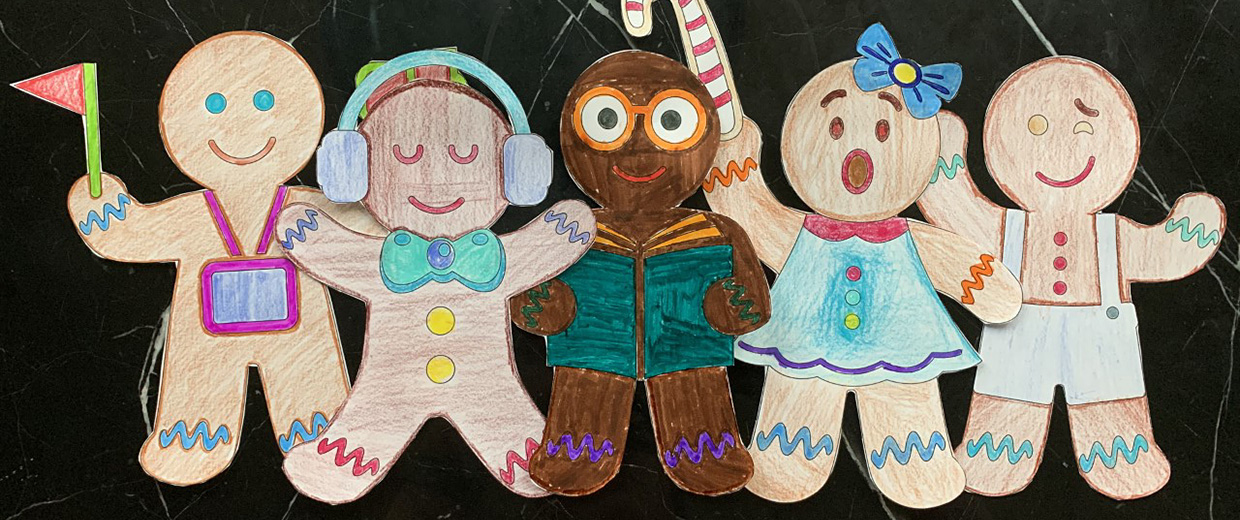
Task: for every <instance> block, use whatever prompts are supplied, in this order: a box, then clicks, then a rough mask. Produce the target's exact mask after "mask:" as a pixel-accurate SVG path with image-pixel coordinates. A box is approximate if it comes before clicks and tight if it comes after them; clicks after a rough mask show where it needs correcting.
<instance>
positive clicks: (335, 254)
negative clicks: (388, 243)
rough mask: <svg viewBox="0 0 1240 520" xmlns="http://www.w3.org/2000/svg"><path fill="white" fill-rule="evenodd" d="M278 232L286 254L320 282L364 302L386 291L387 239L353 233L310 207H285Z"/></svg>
mask: <svg viewBox="0 0 1240 520" xmlns="http://www.w3.org/2000/svg"><path fill="white" fill-rule="evenodd" d="M275 233H276V236H275V240H276V241H277V242H278V243H279V244H280V246H281V247H283V248H284V255H285V256H287V257H288V258H289V260H292V262H293V263H294V264H296V265H297V267H298V268H300V269H302V270H303V271H305V272H306V273H308V274H309V275H310V276H313V277H314V278H315V279H317V280H319V281H320V282H323V283H324V284H327V285H329V286H331V287H333V288H335V289H337V290H340V291H341V292H344V293H346V294H349V295H350V296H353V297H355V298H358V299H360V300H363V301H367V300H368V298H367V297H366V296H365V295H367V294H375V293H379V292H380V291H383V290H384V286H383V284H382V280H381V279H380V277H379V275H378V270H379V265H380V264H379V254H380V252H382V250H383V240H384V239H383V237H373V236H369V235H363V234H360V233H357V232H355V231H350V230H349V229H348V228H346V227H344V226H342V225H340V223H339V222H336V221H335V220H332V218H331V217H328V216H327V215H325V214H324V213H323V211H322V210H321V209H319V208H318V207H316V206H311V205H309V204H291V205H289V206H288V207H286V208H284V210H283V211H281V212H280V216H279V218H278V220H277V221H276V228H275Z"/></svg>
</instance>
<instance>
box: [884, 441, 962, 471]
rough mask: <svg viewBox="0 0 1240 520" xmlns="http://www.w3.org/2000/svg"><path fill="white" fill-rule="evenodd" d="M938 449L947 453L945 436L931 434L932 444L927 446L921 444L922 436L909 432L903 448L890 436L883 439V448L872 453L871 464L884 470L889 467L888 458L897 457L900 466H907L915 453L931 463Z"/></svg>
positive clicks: (929, 443)
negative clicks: (884, 467)
mask: <svg viewBox="0 0 1240 520" xmlns="http://www.w3.org/2000/svg"><path fill="white" fill-rule="evenodd" d="M936 449H938V450H943V451H947V439H944V438H943V434H941V433H939V432H933V433H931V434H930V442H928V443H925V444H923V443H922V442H921V435H920V434H918V433H917V432H909V434H908V439H906V441H905V446H904V447H901V446H900V443H899V442H897V441H896V440H895V438H894V437H892V436H890V435H888V436H887V438H886V439H883V445H882V447H880V448H879V449H877V450H875V451H872V452H870V462H872V463H874V467H875V468H876V469H883V466H885V465H887V457H889V456H890V457H895V459H896V462H898V463H900V465H905V464H908V461H909V459H910V458H912V456H913V452H914V451H916V452H917V455H918V456H919V457H921V460H922V461H923V462H930V459H931V458H933V457H934V450H936Z"/></svg>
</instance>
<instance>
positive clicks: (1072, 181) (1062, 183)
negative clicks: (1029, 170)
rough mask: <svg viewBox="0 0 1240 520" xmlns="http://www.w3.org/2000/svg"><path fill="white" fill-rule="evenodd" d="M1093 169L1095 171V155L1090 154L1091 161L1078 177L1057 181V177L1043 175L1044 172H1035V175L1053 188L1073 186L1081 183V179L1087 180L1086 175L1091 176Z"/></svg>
mask: <svg viewBox="0 0 1240 520" xmlns="http://www.w3.org/2000/svg"><path fill="white" fill-rule="evenodd" d="M1093 171H1094V156H1092V155H1091V156H1089V162H1086V163H1085V169H1084V170H1081V173H1079V174H1077V176H1076V177H1073V178H1071V179H1068V180H1066V181H1057V180H1055V179H1052V178H1050V177H1047V176H1045V175H1043V174H1042V172H1034V174H1033V176H1034V177H1037V178H1038V180H1040V181H1042V184H1045V185H1047V186H1050V187H1053V188H1071V187H1073V186H1076V185H1077V184H1080V183H1081V181H1083V180H1085V178H1086V177H1089V174H1090V173H1092V172H1093Z"/></svg>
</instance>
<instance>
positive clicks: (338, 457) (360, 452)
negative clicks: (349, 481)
mask: <svg viewBox="0 0 1240 520" xmlns="http://www.w3.org/2000/svg"><path fill="white" fill-rule="evenodd" d="M348 444H349V441H348V439H345V438H344V437H341V438H339V439H336V440H335V441H332V442H327V437H324V438H323V440H321V441H319V446H318V450H319V455H323V454H326V453H327V452H329V451H332V450H336V454H335V460H334V461H333V462H335V464H336V465H337V466H340V467H344V465H345V464H348V463H349V461H353V476H355V477H360V476H362V473H366V472H367V471H369V472H370V474H371V475H378V474H379V459H378V458H375V457H371V459H370V460H368V461H366V463H365V464H362V458H364V457H365V456H366V450H364V449H362V448H357V449H355V450H353V451H351V452H349V454H348V455H345V454H344V450H345V449H347V447H348Z"/></svg>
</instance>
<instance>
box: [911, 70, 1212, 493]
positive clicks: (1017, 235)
mask: <svg viewBox="0 0 1240 520" xmlns="http://www.w3.org/2000/svg"><path fill="white" fill-rule="evenodd" d="M940 125H941V126H942V134H943V152H942V157H941V158H940V159H939V163H938V164H939V166H938V167H937V168H936V173H935V179H934V180H933V181H932V183H933V184H932V185H931V186H930V188H929V189H927V190H926V192H925V194H924V195H922V198H921V200H920V201H919V203H918V205H919V206H920V207H921V210H922V212H923V213H925V215H926V217H927V218H929V219H930V221H931V222H934V223H936V224H938V225H941V226H944V227H945V228H947V229H951V230H953V231H956V232H958V233H960V234H962V235H964V236H967V237H969V238H970V239H972V240H976V241H978V242H979V243H981V244H984V245H985V246H986V247H988V248H992V249H993V250H995V251H999V252H1001V255H1000V256H999V258H1000V260H1002V261H1003V263H1004V264H1006V265H1007V266H1008V268H1010V269H1011V270H1012V271H1013V272H1016V273H1019V275H1020V279H1021V282H1022V284H1023V285H1024V290H1025V299H1024V306H1023V310H1022V311H1021V313H1020V316H1018V317H1017V318H1016V319H1015V320H1014V321H1012V322H1011V323H1007V324H1004V325H1000V326H989V327H986V328H985V330H984V332H983V334H982V354H983V355H984V356H985V361H984V362H983V363H982V364H981V366H979V367H978V373H977V380H976V383H975V387H974V394H973V402H972V405H971V408H970V413H969V422H968V426H967V428H966V430H965V442H964V444H962V445H961V446H959V447H958V448H957V450H956V455H957V457H958V458H959V459H960V460H961V461H962V462H963V463H964V465H965V471H966V473H967V475H968V487H969V490H970V491H973V492H975V493H979V494H983V495H1008V494H1012V493H1015V492H1017V491H1020V490H1021V489H1024V487H1025V486H1026V485H1028V484H1029V482H1030V481H1032V480H1033V476H1034V474H1035V473H1036V472H1037V469H1038V465H1039V464H1040V463H1041V460H1042V452H1043V449H1044V447H1045V444H1046V435H1047V430H1048V427H1049V425H1050V417H1051V404H1052V401H1053V400H1054V397H1055V386H1056V385H1061V386H1063V389H1064V395H1065V397H1066V398H1067V402H1068V418H1069V421H1070V423H1071V425H1072V444H1073V448H1074V449H1075V452H1076V457H1077V465H1078V469H1079V470H1080V473H1081V476H1082V477H1084V478H1085V480H1086V481H1087V482H1088V483H1089V485H1090V486H1092V487H1093V488H1094V489H1096V490H1098V491H1099V492H1100V493H1103V494H1104V495H1107V496H1109V497H1112V498H1116V499H1133V498H1138V497H1143V496H1146V495H1149V494H1151V493H1153V492H1155V491H1157V490H1158V489H1160V488H1161V487H1162V486H1163V485H1164V484H1166V482H1167V480H1168V479H1169V478H1170V476H1171V470H1170V466H1169V465H1168V463H1167V458H1166V457H1165V456H1164V455H1163V453H1162V451H1161V450H1160V449H1159V448H1158V445H1157V444H1155V443H1154V434H1153V431H1152V430H1151V427H1150V418H1149V405H1148V402H1147V398H1146V395H1145V384H1144V381H1143V380H1142V375H1141V350H1140V344H1139V337H1138V334H1137V317H1136V312H1135V309H1134V307H1133V304H1132V298H1131V293H1130V291H1129V286H1130V284H1132V283H1133V282H1159V281H1167V280H1175V279H1179V278H1183V277H1185V276H1188V275H1190V274H1192V273H1194V272H1196V271H1197V270H1198V269H1200V268H1201V267H1202V266H1204V265H1205V263H1206V262H1207V261H1208V260H1209V259H1210V257H1212V256H1213V255H1214V252H1215V251H1216V250H1217V249H1218V246H1219V237H1220V236H1221V235H1222V233H1223V228H1224V225H1225V221H1226V216H1225V214H1224V209H1223V205H1222V203H1221V202H1219V200H1218V199H1216V198H1215V197H1213V196H1211V195H1208V194H1205V193H1192V194H1189V195H1185V196H1183V197H1180V199H1179V200H1177V201H1176V202H1175V206H1174V207H1173V208H1171V214H1170V216H1168V217H1167V219H1166V220H1164V221H1163V222H1160V223H1158V224H1156V225H1153V226H1146V225H1144V224H1140V223H1137V222H1134V221H1132V220H1129V219H1128V218H1125V217H1122V216H1118V215H1114V214H1108V213H1102V212H1101V210H1102V209H1103V208H1104V207H1106V206H1107V205H1108V204H1110V203H1111V202H1112V201H1114V200H1115V199H1116V198H1117V197H1118V196H1119V195H1120V194H1121V193H1123V192H1124V189H1125V187H1127V186H1128V183H1129V182H1130V181H1131V180H1132V175H1133V171H1134V169H1135V168H1136V165H1137V157H1138V155H1139V150H1140V149H1141V146H1140V129H1139V128H1138V126H1137V114H1136V110H1135V108H1134V107H1133V105H1132V100H1131V99H1130V98H1129V97H1128V93H1127V91H1125V90H1124V87H1123V86H1122V85H1120V83H1119V81H1118V80H1116V79H1115V77H1114V76H1112V75H1111V74H1110V73H1109V72H1107V71H1106V70H1105V69H1103V68H1102V67H1101V66H1099V65H1097V64H1095V63H1092V62H1089V61H1086V60H1083V59H1080V58H1074V57H1068V56H1057V57H1052V58H1046V59H1042V60H1038V61H1036V62H1034V63H1032V64H1029V65H1026V66H1025V67H1023V68H1021V69H1020V70H1018V71H1016V73H1014V74H1013V75H1012V76H1011V77H1009V78H1008V79H1007V81H1005V82H1004V83H1003V85H1001V86H1000V87H999V90H998V91H997V92H996V93H995V95H994V98H992V99H991V102H990V106H989V107H988V108H987V110H986V123H985V129H984V134H983V135H984V139H985V141H984V145H985V149H986V166H987V167H988V169H989V170H990V173H991V175H992V176H994V178H995V180H996V181H997V182H998V184H999V187H1000V188H1001V189H1002V190H1003V192H1004V193H1005V194H1007V196H1008V197H1010V198H1011V199H1012V200H1013V201H1015V202H1016V204H1017V205H1018V206H1020V208H1021V209H1019V210H1017V209H1008V208H1004V207H1002V206H999V205H996V204H994V203H993V202H991V201H990V200H988V199H987V198H986V197H985V196H983V195H982V194H981V193H980V192H979V191H978V190H977V187H976V186H974V184H973V181H972V179H971V178H970V176H969V174H968V172H967V169H966V168H965V163H964V160H963V159H962V158H963V157H964V156H965V145H966V143H967V138H968V132H967V131H966V129H965V126H964V122H963V121H961V120H960V119H959V118H956V117H946V118H940ZM949 154H950V156H949Z"/></svg>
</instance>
